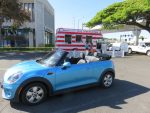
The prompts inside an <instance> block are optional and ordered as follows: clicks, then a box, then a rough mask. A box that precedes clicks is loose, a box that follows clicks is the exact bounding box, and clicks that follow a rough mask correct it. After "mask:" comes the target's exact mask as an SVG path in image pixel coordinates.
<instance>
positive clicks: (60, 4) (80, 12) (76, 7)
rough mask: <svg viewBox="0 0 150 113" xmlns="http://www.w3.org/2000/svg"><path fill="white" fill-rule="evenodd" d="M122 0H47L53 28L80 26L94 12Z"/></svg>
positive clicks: (114, 34)
mask: <svg viewBox="0 0 150 113" xmlns="http://www.w3.org/2000/svg"><path fill="white" fill-rule="evenodd" d="M120 1H123V0H49V2H50V3H51V5H52V6H53V7H54V10H55V28H60V27H63V28H82V23H85V22H87V21H89V20H90V19H91V18H92V17H94V16H95V15H96V13H97V12H98V11H100V10H102V9H104V8H106V7H107V6H109V5H111V4H113V3H115V2H120ZM120 34H131V32H126V33H113V36H114V37H117V38H118V37H119V36H120ZM141 35H143V36H145V37H148V36H150V34H149V33H148V32H146V31H145V32H142V34H141ZM105 36H107V37H112V33H111V34H106V35H105Z"/></svg>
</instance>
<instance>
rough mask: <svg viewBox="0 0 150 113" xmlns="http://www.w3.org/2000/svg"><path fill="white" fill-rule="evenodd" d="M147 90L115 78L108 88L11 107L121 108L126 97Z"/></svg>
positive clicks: (34, 111)
mask: <svg viewBox="0 0 150 113" xmlns="http://www.w3.org/2000/svg"><path fill="white" fill-rule="evenodd" d="M149 90H150V89H149V88H146V87H144V86H141V85H138V84H135V83H132V82H129V81H124V80H115V84H114V85H113V86H112V87H111V88H109V89H102V88H99V87H95V88H88V89H84V90H79V91H76V92H72V93H67V94H63V95H58V96H53V97H50V98H48V99H47V100H46V101H45V102H44V103H42V104H40V105H36V106H25V105H22V104H14V103H11V107H12V108H15V109H17V110H21V111H25V112H29V113H77V112H81V111H84V110H88V109H92V108H96V107H100V106H108V107H111V108H113V109H122V108H121V107H120V106H119V105H122V104H128V103H127V102H126V101H125V100H126V99H129V98H132V97H135V96H138V95H142V94H143V93H146V92H148V91H149Z"/></svg>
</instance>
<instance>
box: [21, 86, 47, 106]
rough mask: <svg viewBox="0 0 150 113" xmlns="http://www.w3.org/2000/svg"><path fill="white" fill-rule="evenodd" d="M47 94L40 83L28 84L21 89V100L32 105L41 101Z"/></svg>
mask: <svg viewBox="0 0 150 113" xmlns="http://www.w3.org/2000/svg"><path fill="white" fill-rule="evenodd" d="M46 95H47V91H46V88H45V86H44V85H43V84H41V83H34V84H30V85H28V86H27V87H26V88H25V90H24V91H23V95H22V101H23V103H25V104H29V105H34V104H39V103H41V102H42V101H43V100H44V99H45V98H46Z"/></svg>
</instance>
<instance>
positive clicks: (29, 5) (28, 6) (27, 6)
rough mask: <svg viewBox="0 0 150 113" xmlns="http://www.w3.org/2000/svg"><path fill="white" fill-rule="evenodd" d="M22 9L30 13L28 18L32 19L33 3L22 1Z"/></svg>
mask: <svg viewBox="0 0 150 113" xmlns="http://www.w3.org/2000/svg"><path fill="white" fill-rule="evenodd" d="M23 9H24V10H25V11H26V12H28V13H29V14H30V20H31V22H33V21H34V19H35V16H34V3H24V5H23Z"/></svg>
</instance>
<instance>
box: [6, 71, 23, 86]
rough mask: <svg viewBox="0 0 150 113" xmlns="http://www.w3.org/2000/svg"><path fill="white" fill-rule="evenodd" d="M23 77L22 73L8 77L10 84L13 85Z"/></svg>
mask: <svg viewBox="0 0 150 113" xmlns="http://www.w3.org/2000/svg"><path fill="white" fill-rule="evenodd" d="M21 77H22V72H17V73H15V74H13V75H11V76H9V77H8V80H7V81H8V83H10V84H13V83H15V82H16V81H18V80H19V79H20V78H21Z"/></svg>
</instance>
